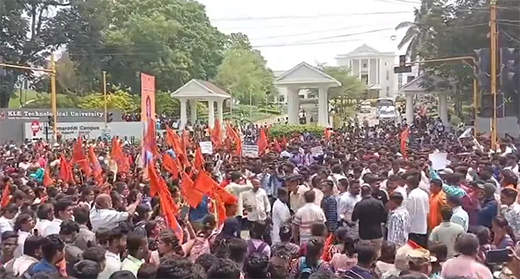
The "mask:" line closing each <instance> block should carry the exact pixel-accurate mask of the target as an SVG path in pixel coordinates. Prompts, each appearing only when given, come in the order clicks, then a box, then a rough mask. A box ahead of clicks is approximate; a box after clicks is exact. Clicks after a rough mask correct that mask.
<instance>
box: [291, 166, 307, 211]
mask: <svg viewBox="0 0 520 279" xmlns="http://www.w3.org/2000/svg"><path fill="white" fill-rule="evenodd" d="M299 181H300V179H299V175H296V174H293V175H289V176H288V177H286V178H285V185H287V188H288V189H289V191H291V193H290V194H289V205H290V206H291V210H292V211H293V212H297V211H298V209H300V207H302V206H303V205H304V204H305V199H304V197H303V195H304V194H305V192H307V191H309V190H310V188H308V187H306V186H304V185H299Z"/></svg>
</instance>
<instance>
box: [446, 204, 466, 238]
mask: <svg viewBox="0 0 520 279" xmlns="http://www.w3.org/2000/svg"><path fill="white" fill-rule="evenodd" d="M447 201H448V205H449V206H450V207H451V210H452V212H453V215H452V216H451V219H450V222H451V223H455V224H459V225H460V226H461V227H462V228H463V229H464V232H467V231H468V229H469V215H468V213H467V212H466V211H465V210H464V209H462V199H461V198H459V197H457V196H448V200H447Z"/></svg>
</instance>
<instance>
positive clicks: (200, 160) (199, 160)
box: [193, 146, 206, 171]
mask: <svg viewBox="0 0 520 279" xmlns="http://www.w3.org/2000/svg"><path fill="white" fill-rule="evenodd" d="M205 163H206V161H205V160H204V156H203V155H202V151H200V146H197V148H196V149H195V159H194V161H193V166H194V167H195V169H196V170H198V171H201V170H202V169H203V168H204V164H205Z"/></svg>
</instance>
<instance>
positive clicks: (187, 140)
mask: <svg viewBox="0 0 520 279" xmlns="http://www.w3.org/2000/svg"><path fill="white" fill-rule="evenodd" d="M182 146H183V147H184V150H187V149H188V148H189V147H190V146H191V145H190V137H189V135H188V131H186V130H183V131H182Z"/></svg>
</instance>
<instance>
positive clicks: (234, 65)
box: [216, 33, 277, 105]
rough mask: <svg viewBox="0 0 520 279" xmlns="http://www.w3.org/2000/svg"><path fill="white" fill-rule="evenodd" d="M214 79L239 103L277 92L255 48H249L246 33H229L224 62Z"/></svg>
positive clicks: (254, 100)
mask: <svg viewBox="0 0 520 279" xmlns="http://www.w3.org/2000/svg"><path fill="white" fill-rule="evenodd" d="M216 82H217V84H218V85H219V86H221V87H222V89H224V90H226V91H227V92H228V93H230V94H231V95H232V96H233V98H234V99H236V100H238V101H239V102H240V103H241V104H249V103H251V104H252V105H257V104H260V103H261V102H263V101H264V100H265V97H266V96H267V95H269V94H274V93H277V91H276V88H275V87H274V85H273V82H274V75H273V72H272V71H271V70H270V69H268V68H267V66H266V61H265V59H264V58H263V57H262V55H261V53H260V52H259V51H258V50H255V49H252V47H251V43H250V42H249V39H248V38H247V35H245V34H242V33H234V34H231V35H230V36H229V40H228V42H227V50H226V52H225V55H224V61H223V62H222V65H220V68H219V70H218V74H217V77H216Z"/></svg>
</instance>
